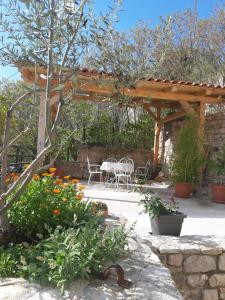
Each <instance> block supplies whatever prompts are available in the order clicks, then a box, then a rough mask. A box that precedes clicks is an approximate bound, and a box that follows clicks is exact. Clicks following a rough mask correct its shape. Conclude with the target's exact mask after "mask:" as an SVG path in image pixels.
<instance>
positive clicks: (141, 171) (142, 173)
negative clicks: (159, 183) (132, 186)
mask: <svg viewBox="0 0 225 300" xmlns="http://www.w3.org/2000/svg"><path fill="white" fill-rule="evenodd" d="M150 168H151V161H150V160H148V161H147V162H146V165H145V167H137V168H136V170H135V172H134V177H135V179H137V178H143V179H147V176H148V173H149V171H150Z"/></svg>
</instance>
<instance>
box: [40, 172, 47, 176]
mask: <svg viewBox="0 0 225 300" xmlns="http://www.w3.org/2000/svg"><path fill="white" fill-rule="evenodd" d="M41 175H42V176H48V175H49V174H48V173H43V174H41Z"/></svg>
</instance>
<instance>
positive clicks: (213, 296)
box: [202, 289, 219, 300]
mask: <svg viewBox="0 0 225 300" xmlns="http://www.w3.org/2000/svg"><path fill="white" fill-rule="evenodd" d="M202 300H219V296H218V291H217V290H210V289H207V290H203V291H202Z"/></svg>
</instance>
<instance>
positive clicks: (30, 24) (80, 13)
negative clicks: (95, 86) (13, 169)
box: [0, 0, 110, 232]
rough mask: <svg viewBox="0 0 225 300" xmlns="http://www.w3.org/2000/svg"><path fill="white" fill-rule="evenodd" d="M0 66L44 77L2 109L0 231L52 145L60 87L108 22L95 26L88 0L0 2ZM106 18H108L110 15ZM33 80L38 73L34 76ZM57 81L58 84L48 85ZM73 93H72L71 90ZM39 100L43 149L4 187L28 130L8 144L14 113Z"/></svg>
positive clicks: (60, 102) (73, 75)
mask: <svg viewBox="0 0 225 300" xmlns="http://www.w3.org/2000/svg"><path fill="white" fill-rule="evenodd" d="M0 5H1V8H2V13H1V14H0V35H1V36H0V38H1V47H0V63H1V64H2V65H8V64H18V63H19V64H20V65H21V64H23V65H24V64H28V65H29V66H32V67H33V68H34V69H35V70H36V69H38V68H39V67H40V66H44V67H45V69H46V74H41V76H42V79H44V80H45V85H44V88H41V87H39V86H37V85H35V82H34V84H33V85H32V86H27V93H25V94H24V95H22V96H20V97H18V98H17V99H16V100H15V102H14V103H13V104H11V106H10V107H9V108H8V109H7V112H6V120H5V128H4V134H3V142H2V147H1V150H0V157H1V187H0V230H1V231H3V232H5V231H8V230H9V224H8V219H7V210H8V209H10V207H11V206H12V205H13V204H14V203H15V202H16V201H18V199H19V197H20V195H21V193H22V192H23V190H24V188H25V187H26V186H27V184H28V183H29V181H30V180H31V178H32V176H33V174H34V173H35V172H37V171H38V170H39V168H40V167H41V165H42V163H43V161H44V158H45V156H46V154H48V153H49V151H50V150H51V148H52V145H53V144H54V137H55V134H56V128H57V124H58V122H59V120H60V116H61V113H62V108H63V104H64V102H66V100H67V99H68V98H69V97H70V94H68V93H67V94H65V93H64V92H63V87H64V83H65V81H66V80H68V79H72V80H74V81H76V71H77V68H78V67H79V65H80V61H81V59H82V55H83V51H84V49H85V48H86V47H87V46H88V45H90V43H91V40H92V38H91V32H93V31H94V32H97V31H98V30H99V29H100V28H101V26H100V23H101V20H102V21H103V22H104V23H105V24H106V23H107V17H108V16H102V17H101V18H100V19H101V20H100V21H98V22H97V21H95V19H94V16H93V14H92V13H91V11H90V10H89V9H88V7H89V6H88V5H89V1H88V0H39V1H31V0H23V1H22V0H21V1H15V0H10V1H6V0H0ZM109 15H110V13H109ZM68 67H69V72H68ZM36 76H38V75H37V73H36ZM53 77H54V80H55V79H56V78H57V84H55V82H54V84H53ZM74 88H76V87H74ZM53 92H54V93H56V92H57V93H58V96H59V97H58V103H57V112H56V117H55V118H54V119H51V112H50V101H51V96H52V94H53ZM40 93H42V94H44V101H45V102H44V103H45V109H44V113H45V118H46V128H45V131H46V141H45V144H44V147H43V149H42V150H41V151H40V152H39V153H37V156H36V158H35V159H34V160H33V161H32V162H31V164H30V165H29V166H28V168H27V169H25V170H24V171H23V173H22V174H21V175H20V177H19V178H18V180H17V181H16V182H14V183H13V184H12V185H11V186H9V187H7V185H6V182H5V179H6V175H7V167H8V150H9V148H10V147H11V146H12V144H14V143H15V142H16V141H17V140H18V139H20V138H22V136H23V135H24V134H26V133H27V131H28V130H29V126H28V127H26V128H24V129H23V130H21V132H20V134H19V135H17V136H16V137H14V138H13V139H12V138H11V130H10V129H11V124H12V118H13V114H14V113H15V111H16V110H17V108H18V107H19V106H20V105H21V104H22V103H24V102H26V101H27V100H28V99H29V98H30V97H31V95H32V96H33V97H36V98H37V97H38V95H39V94H40Z"/></svg>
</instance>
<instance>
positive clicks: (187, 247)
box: [180, 243, 201, 254]
mask: <svg viewBox="0 0 225 300" xmlns="http://www.w3.org/2000/svg"><path fill="white" fill-rule="evenodd" d="M180 250H181V252H182V254H199V253H200V252H201V251H200V246H199V245H196V244H191V243H189V244H188V243H187V244H181V245H180Z"/></svg>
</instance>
